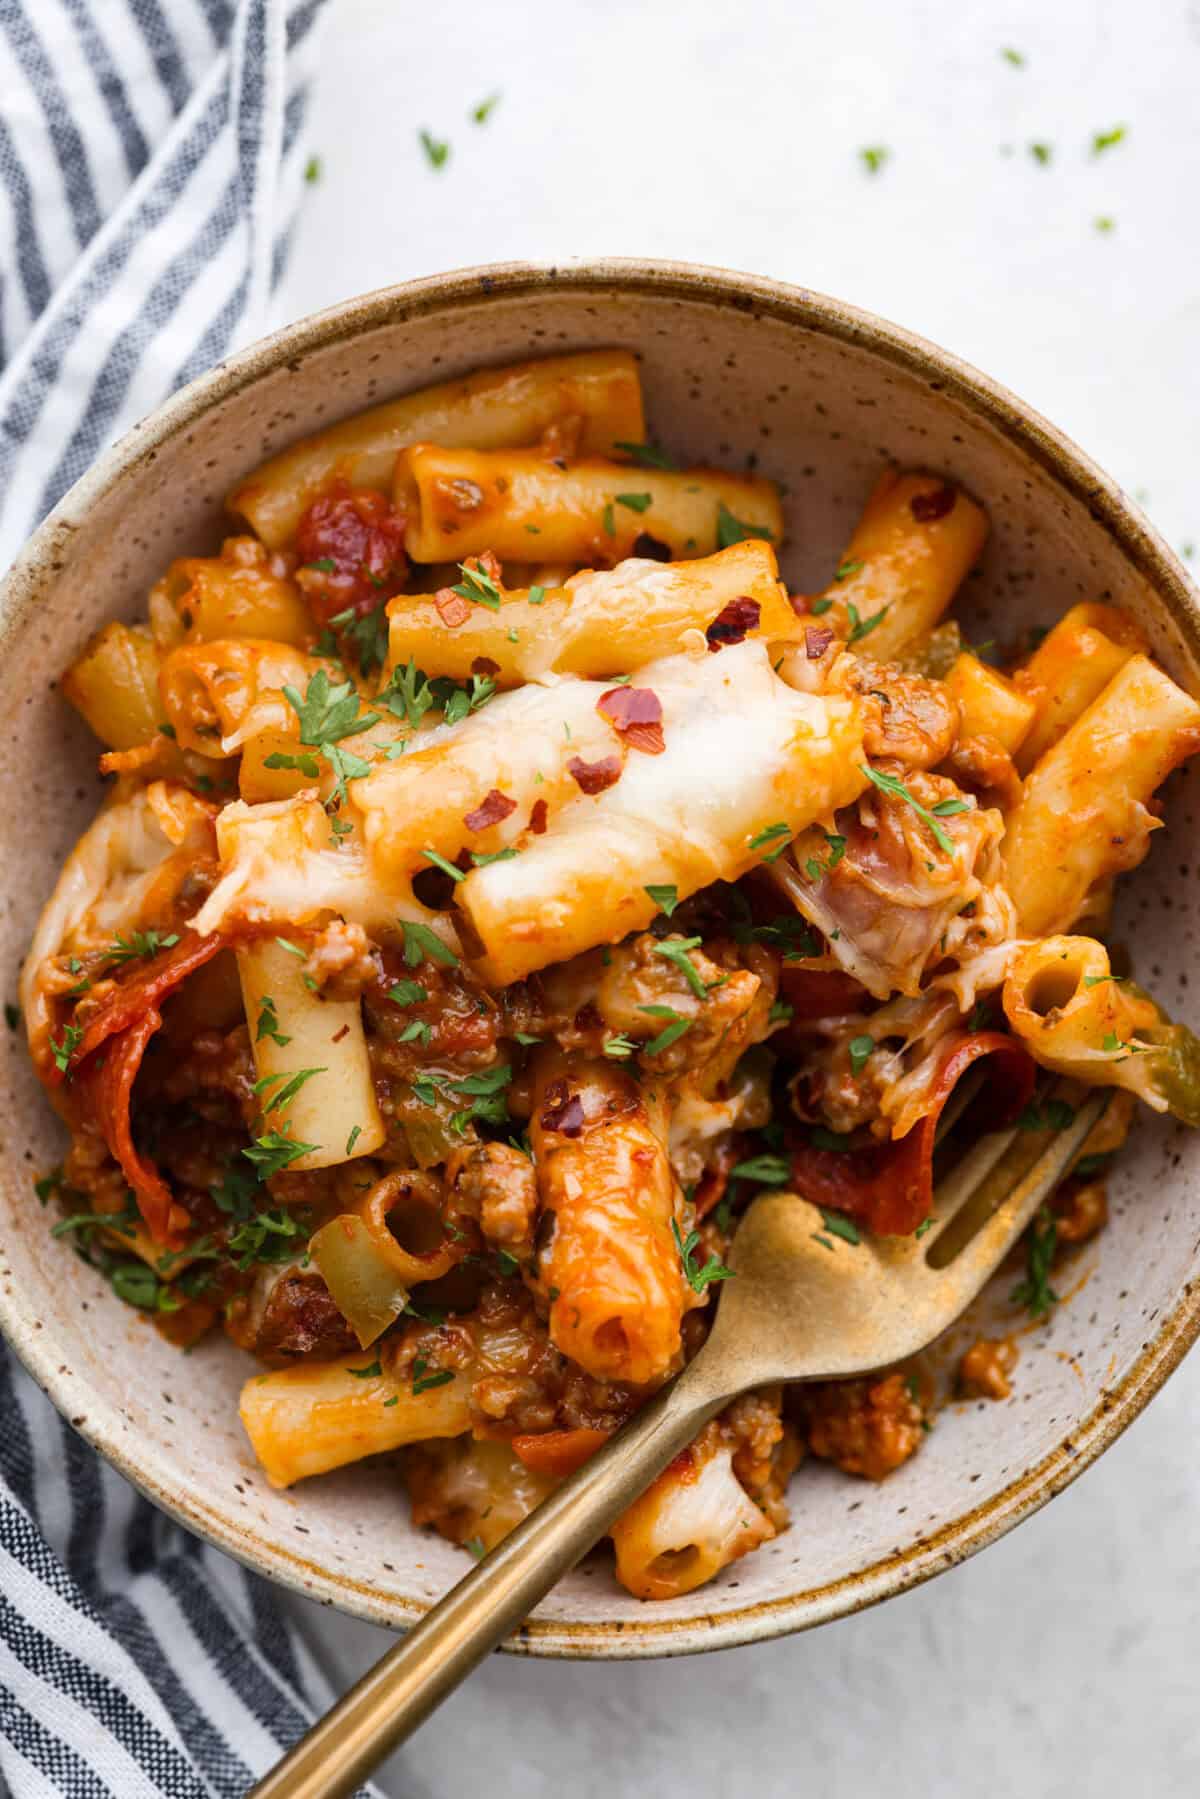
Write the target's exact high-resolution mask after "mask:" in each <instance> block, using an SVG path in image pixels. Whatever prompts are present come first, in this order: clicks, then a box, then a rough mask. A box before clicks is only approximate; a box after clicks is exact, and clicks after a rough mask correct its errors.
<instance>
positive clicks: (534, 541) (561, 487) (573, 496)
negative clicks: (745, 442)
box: [395, 444, 783, 564]
mask: <svg viewBox="0 0 1200 1799" xmlns="http://www.w3.org/2000/svg"><path fill="white" fill-rule="evenodd" d="M395 505H396V508H397V510H398V511H403V512H404V514H405V515H406V517H407V519H408V526H407V529H406V531H405V534H404V546H405V549H406V550H407V552H408V554H409V556H410V557H411V558H412V560H413V561H414V562H441V561H444V560H448V559H449V560H453V561H458V562H461V561H462V560H463V558H464V557H466V556H477V555H482V554H483V552H484V551H485V550H491V551H493V552H494V553H495V555H497V556H499V558H500V559H501V561H504V560H505V559H506V558H508V557H514V558H516V559H517V560H518V561H525V560H527V559H528V557H529V554H530V548H531V546H535V547H536V553H537V554H538V555H539V556H541V557H543V558H545V559H546V560H547V561H555V562H560V561H561V562H583V563H588V564H593V563H596V562H604V563H613V562H618V561H620V560H621V559H622V558H623V557H626V556H630V555H633V554H635V553H636V552H635V545H636V543H637V540H638V538H639V537H643V536H646V537H651V538H653V539H654V541H655V542H656V543H659V544H665V545H666V547H667V549H668V550H669V551H670V553H671V555H672V556H674V557H680V556H689V555H690V556H710V555H711V554H712V553H713V551H714V550H716V549H717V548H718V546H719V545H720V544H721V543H722V542H724V541H729V536H728V534H729V533H730V532H732V533H733V534H734V535H735V537H739V536H751V535H758V536H767V537H770V538H773V539H774V540H775V541H776V542H778V541H779V539H780V537H781V535H782V532H783V513H782V511H781V508H780V505H779V495H778V493H777V491H776V488H775V486H774V483H773V482H770V481H766V480H763V479H762V478H761V477H760V476H750V475H727V474H724V473H722V471H720V470H719V469H684V470H680V471H675V470H670V471H668V470H663V469H646V468H630V467H628V466H627V465H625V464H622V463H616V462H601V461H599V460H596V459H591V460H583V461H578V462H570V463H566V464H565V465H564V463H563V461H562V460H561V459H554V458H551V457H547V456H545V455H543V454H541V453H540V452H538V451H536V450H489V451H484V450H446V449H440V448H438V447H437V446H436V445H434V444H416V445H414V446H413V448H412V449H409V450H404V451H402V452H401V454H400V455H399V456H398V457H397V458H396V488H395Z"/></svg>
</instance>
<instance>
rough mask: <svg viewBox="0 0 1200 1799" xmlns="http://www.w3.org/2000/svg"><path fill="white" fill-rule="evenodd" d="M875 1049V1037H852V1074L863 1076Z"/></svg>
mask: <svg viewBox="0 0 1200 1799" xmlns="http://www.w3.org/2000/svg"><path fill="white" fill-rule="evenodd" d="M874 1049H875V1039H874V1037H852V1038H851V1039H850V1072H851V1074H861V1073H862V1071H863V1069H864V1068H865V1067H866V1065H867V1063H868V1061H869V1060H870V1058H871V1056H872V1054H873V1053H874Z"/></svg>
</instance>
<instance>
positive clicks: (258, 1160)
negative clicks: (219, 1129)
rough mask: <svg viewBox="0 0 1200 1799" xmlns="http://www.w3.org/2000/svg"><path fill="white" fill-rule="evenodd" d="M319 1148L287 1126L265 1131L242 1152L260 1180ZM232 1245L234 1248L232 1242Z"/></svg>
mask: <svg viewBox="0 0 1200 1799" xmlns="http://www.w3.org/2000/svg"><path fill="white" fill-rule="evenodd" d="M319 1148H320V1145H319V1144H317V1143H301V1142H300V1141H299V1139H298V1138H295V1137H293V1136H291V1134H290V1130H289V1129H286V1128H285V1129H284V1130H282V1131H264V1133H263V1135H262V1136H261V1137H256V1138H255V1139H254V1142H253V1143H252V1144H251V1145H250V1147H249V1149H244V1150H243V1151H242V1154H243V1155H244V1156H245V1158H246V1160H247V1161H248V1162H253V1164H254V1166H255V1168H256V1169H257V1170H258V1178H259V1180H260V1181H269V1180H270V1178H271V1176H272V1175H273V1174H279V1173H280V1172H281V1171H282V1170H283V1169H284V1168H289V1167H290V1166H291V1164H292V1163H293V1162H298V1161H299V1160H300V1157H301V1156H308V1155H311V1154H312V1153H313V1151H314V1150H316V1149H319ZM230 1247H231V1248H232V1243H231V1245H230Z"/></svg>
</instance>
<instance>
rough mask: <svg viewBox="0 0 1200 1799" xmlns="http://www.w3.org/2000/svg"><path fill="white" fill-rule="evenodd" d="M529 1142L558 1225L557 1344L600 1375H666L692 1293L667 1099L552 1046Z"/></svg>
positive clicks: (544, 1198)
mask: <svg viewBox="0 0 1200 1799" xmlns="http://www.w3.org/2000/svg"><path fill="white" fill-rule="evenodd" d="M529 1135H530V1141H531V1143H532V1145H533V1157H534V1165H535V1167H536V1169H537V1178H538V1189H539V1192H540V1195H541V1203H542V1211H543V1214H546V1213H548V1214H550V1215H551V1216H552V1218H553V1221H554V1222H553V1227H552V1228H551V1229H550V1230H549V1236H548V1242H547V1246H546V1247H545V1248H544V1249H543V1251H542V1255H541V1263H540V1272H541V1281H542V1284H543V1285H544V1286H545V1288H546V1289H547V1291H548V1292H549V1293H550V1294H551V1295H552V1298H551V1303H550V1340H551V1342H552V1343H553V1344H554V1346H555V1348H556V1349H559V1350H561V1352H562V1353H563V1354H564V1355H567V1356H570V1357H571V1359H572V1360H573V1361H575V1362H578V1363H579V1366H580V1367H581V1368H583V1369H584V1370H585V1371H586V1372H587V1373H588V1374H591V1375H593V1376H595V1378H596V1379H598V1380H619V1381H630V1382H632V1383H633V1385H635V1386H643V1385H645V1384H646V1383H647V1382H649V1381H657V1380H661V1379H662V1378H663V1376H664V1375H665V1374H666V1373H667V1372H668V1371H669V1369H670V1368H671V1366H672V1364H673V1363H674V1361H675V1359H676V1357H677V1356H678V1355H679V1348H680V1341H679V1327H680V1323H681V1321H682V1318H683V1314H684V1312H685V1311H686V1310H687V1307H688V1304H689V1300H691V1297H692V1296H691V1294H690V1290H689V1288H688V1284H687V1281H686V1279H685V1277H684V1272H683V1264H682V1262H681V1260H680V1255H679V1250H678V1247H677V1245H676V1243H675V1238H674V1234H673V1232H672V1229H671V1226H672V1223H673V1222H674V1221H677V1219H678V1217H679V1216H680V1215H681V1208H682V1193H681V1191H680V1189H679V1186H678V1184H677V1182H676V1180H675V1176H674V1175H673V1173H672V1172H671V1164H670V1161H669V1160H668V1156H667V1141H666V1139H667V1116H666V1105H665V1101H664V1100H663V1099H662V1098H661V1096H660V1095H658V1094H656V1093H655V1092H654V1090H653V1089H652V1088H651V1087H649V1086H648V1085H642V1086H639V1084H638V1082H637V1081H635V1080H634V1079H633V1077H632V1076H631V1075H630V1074H629V1073H628V1072H627V1071H626V1070H624V1069H619V1068H616V1067H614V1066H613V1064H612V1063H611V1062H608V1063H606V1062H603V1061H585V1060H580V1061H572V1060H570V1059H568V1058H565V1057H563V1056H562V1055H560V1054H559V1053H558V1052H557V1051H554V1050H549V1049H547V1050H543V1051H541V1052H539V1054H538V1056H537V1059H536V1064H535V1071H534V1095H533V1112H532V1115H531V1118H530V1125H529ZM540 1235H541V1231H540V1230H539V1237H540ZM693 1303H694V1302H693Z"/></svg>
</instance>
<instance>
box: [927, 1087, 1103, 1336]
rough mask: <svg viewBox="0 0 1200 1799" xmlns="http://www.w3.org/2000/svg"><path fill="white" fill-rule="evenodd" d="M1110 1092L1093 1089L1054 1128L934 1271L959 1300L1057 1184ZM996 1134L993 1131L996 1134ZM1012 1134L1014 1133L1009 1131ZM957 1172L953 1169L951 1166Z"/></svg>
mask: <svg viewBox="0 0 1200 1799" xmlns="http://www.w3.org/2000/svg"><path fill="white" fill-rule="evenodd" d="M1109 1098H1110V1095H1109V1094H1108V1093H1098V1094H1097V1095H1096V1096H1095V1097H1094V1098H1093V1099H1091V1100H1089V1101H1088V1102H1087V1104H1086V1105H1083V1106H1081V1107H1080V1108H1079V1110H1078V1111H1077V1112H1076V1114H1075V1117H1074V1118H1073V1119H1072V1121H1071V1123H1070V1124H1069V1125H1067V1126H1066V1128H1065V1129H1063V1130H1060V1131H1057V1132H1056V1133H1055V1136H1054V1139H1053V1141H1052V1142H1051V1143H1049V1144H1047V1146H1046V1148H1045V1149H1044V1150H1043V1151H1042V1153H1041V1155H1040V1156H1039V1157H1038V1158H1037V1160H1036V1162H1034V1164H1033V1166H1032V1167H1031V1168H1029V1169H1028V1170H1027V1171H1026V1172H1025V1173H1024V1174H1023V1175H1022V1176H1021V1177H1020V1179H1019V1180H1018V1181H1017V1183H1016V1185H1015V1186H1014V1187H1013V1188H1012V1190H1011V1192H1010V1193H1009V1194H1008V1195H1007V1197H1006V1198H1005V1199H1004V1200H1003V1201H1002V1203H1001V1204H1000V1205H999V1206H998V1207H997V1208H996V1210H995V1211H994V1212H993V1213H992V1215H991V1217H990V1218H988V1219H987V1220H986V1221H985V1222H984V1223H983V1224H982V1225H981V1226H980V1228H979V1230H978V1231H976V1233H975V1235H974V1236H973V1237H971V1238H970V1239H969V1240H968V1241H967V1242H966V1243H965V1244H964V1246H963V1248H962V1249H961V1250H960V1251H959V1252H958V1254H957V1255H956V1256H954V1257H953V1259H952V1260H951V1261H949V1262H947V1263H946V1264H945V1266H944V1268H943V1269H942V1270H941V1271H940V1273H941V1275H942V1276H943V1277H950V1278H952V1279H953V1280H954V1283H955V1286H956V1288H957V1289H958V1293H957V1296H956V1297H957V1299H958V1301H959V1302H960V1303H961V1304H963V1305H965V1304H966V1303H967V1301H968V1300H969V1299H970V1298H972V1297H973V1296H974V1295H975V1294H976V1293H977V1292H978V1291H979V1289H980V1287H982V1286H983V1284H984V1282H985V1281H986V1280H987V1279H988V1278H989V1276H990V1275H991V1274H993V1273H994V1272H995V1270H996V1268H997V1267H998V1266H999V1265H1000V1263H1001V1262H1002V1261H1003V1259H1004V1257H1005V1256H1006V1255H1007V1254H1008V1251H1009V1250H1010V1249H1011V1248H1012V1246H1013V1244H1014V1243H1015V1242H1016V1240H1017V1238H1018V1237H1019V1236H1020V1235H1021V1232H1022V1231H1023V1230H1024V1229H1025V1227H1026V1226H1027V1225H1028V1224H1029V1223H1030V1222H1031V1220H1032V1219H1033V1217H1034V1215H1035V1214H1036V1212H1037V1210H1038V1207H1039V1206H1040V1205H1041V1204H1042V1202H1043V1201H1044V1200H1045V1199H1046V1197H1047V1196H1048V1194H1049V1193H1050V1192H1051V1191H1052V1190H1053V1189H1054V1188H1055V1187H1056V1186H1057V1185H1058V1183H1059V1181H1060V1180H1062V1178H1063V1176H1064V1175H1065V1174H1066V1172H1067V1169H1068V1168H1069V1167H1070V1165H1071V1162H1072V1161H1073V1159H1074V1158H1075V1156H1076V1155H1077V1154H1078V1153H1079V1151H1080V1149H1081V1148H1082V1147H1083V1144H1084V1143H1085V1141H1086V1140H1087V1138H1088V1137H1089V1136H1090V1134H1091V1132H1092V1131H1093V1130H1094V1129H1095V1127H1096V1124H1097V1123H1098V1121H1099V1120H1100V1118H1101V1117H1102V1116H1103V1115H1104V1111H1105V1108H1106V1107H1107V1105H1108V1102H1109ZM998 1134H999V1133H998ZM1012 1135H1013V1136H1015V1135H1016V1132H1015V1131H1014V1132H1013V1133H1012ZM956 1172H957V1171H956Z"/></svg>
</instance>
